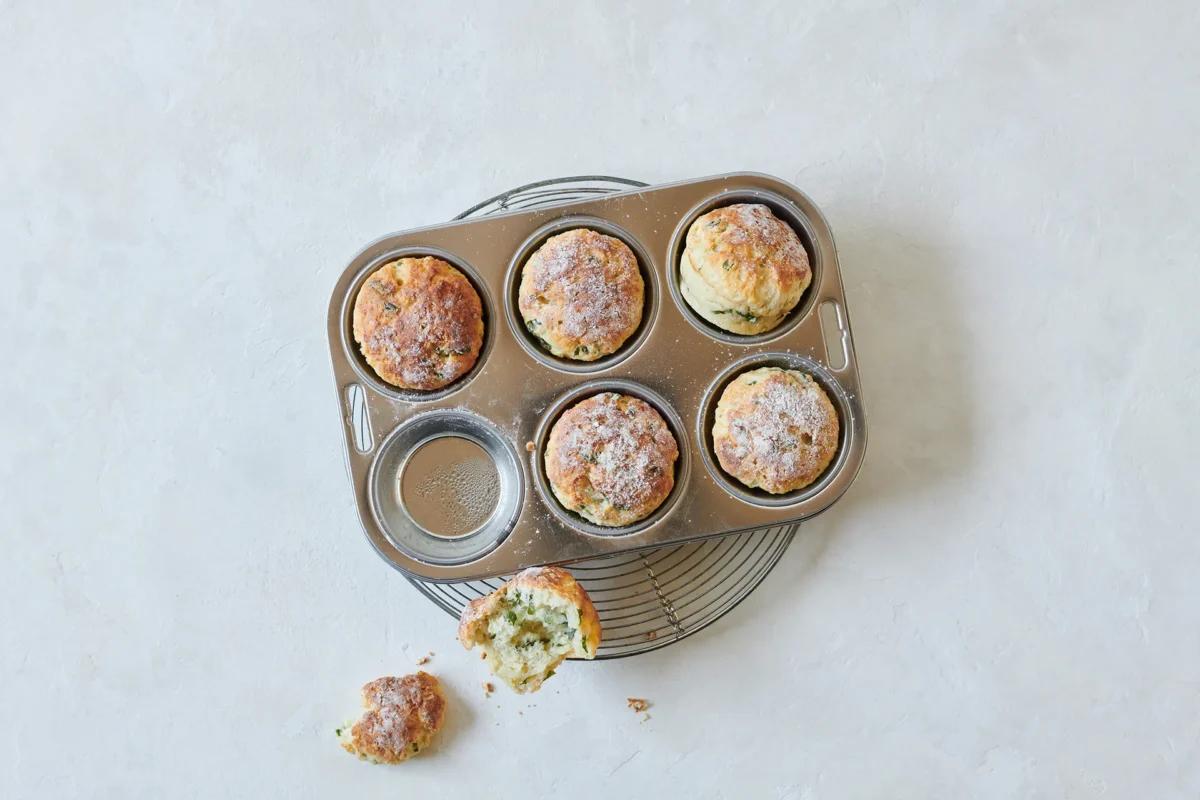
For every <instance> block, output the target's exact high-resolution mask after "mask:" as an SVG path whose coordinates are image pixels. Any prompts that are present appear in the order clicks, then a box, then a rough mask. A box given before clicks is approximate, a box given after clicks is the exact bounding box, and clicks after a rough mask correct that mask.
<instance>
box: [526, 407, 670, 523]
mask: <svg viewBox="0 0 1200 800" xmlns="http://www.w3.org/2000/svg"><path fill="white" fill-rule="evenodd" d="M678 458H679V444H678V443H677V442H676V441H675V436H674V435H673V434H672V433H671V429H670V428H669V427H668V426H667V423H666V422H665V421H664V420H663V418H662V415H660V414H659V413H658V411H656V410H655V409H654V407H653V406H651V405H650V404H649V403H647V402H646V401H644V400H641V399H639V398H637V397H630V396H629V395H623V394H617V393H615V392H602V393H601V394H597V395H594V396H592V397H589V398H587V399H586V400H582V401H580V402H579V403H576V404H575V405H573V406H571V407H570V408H568V409H567V410H566V411H564V412H563V414H562V416H560V417H559V418H558V420H557V421H556V422H555V423H554V427H553V428H552V429H551V431H550V437H549V439H548V440H547V442H546V478H547V479H548V480H549V482H550V488H551V490H552V491H553V492H554V496H555V497H557V498H558V501H559V502H560V503H562V504H563V506H565V507H566V508H567V509H568V510H570V511H574V512H575V513H577V514H579V515H580V516H581V517H583V518H584V519H587V520H589V521H591V522H594V523H596V524H597V525H604V526H609V527H612V526H621V525H632V524H633V523H635V522H637V521H638V520H641V519H644V518H645V517H647V516H649V515H650V514H651V513H653V512H654V510H655V509H656V508H658V507H659V506H660V505H662V502H663V501H664V500H666V499H667V495H669V494H670V493H671V489H672V487H674V485H675V461H676V459H678Z"/></svg>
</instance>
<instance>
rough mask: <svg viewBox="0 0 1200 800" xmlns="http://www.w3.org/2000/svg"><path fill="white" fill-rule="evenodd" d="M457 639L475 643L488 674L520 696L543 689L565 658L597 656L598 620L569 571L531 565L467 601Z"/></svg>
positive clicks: (471, 645) (469, 644)
mask: <svg viewBox="0 0 1200 800" xmlns="http://www.w3.org/2000/svg"><path fill="white" fill-rule="evenodd" d="M458 640H459V641H460V642H462V645H463V647H465V648H467V649H468V650H470V649H471V648H472V647H474V646H476V645H479V647H480V648H482V650H483V653H484V655H485V656H487V663H488V666H489V667H491V670H492V673H493V674H494V675H496V677H498V678H500V679H501V680H503V681H504V682H505V683H507V684H508V685H509V686H511V687H512V688H513V691H515V692H517V693H519V694H524V693H526V692H535V691H537V690H538V689H539V688H541V685H542V682H543V681H545V680H546V679H547V678H549V677H550V676H551V675H553V674H554V670H555V668H556V667H558V665H559V664H561V663H562V662H563V660H564V659H566V658H569V657H581V658H586V659H592V658H595V657H596V648H598V647H599V646H600V616H599V615H598V614H597V613H596V607H595V606H593V605H592V600H591V598H589V597H588V596H587V592H585V591H584V590H583V587H582V586H580V585H579V584H578V583H576V582H575V579H574V578H573V577H571V573H569V572H567V571H566V570H565V569H560V568H558V567H532V568H530V569H527V570H524V571H523V572H521V573H519V574H518V575H517V576H516V577H515V578H513V579H512V580H511V581H509V582H508V583H506V584H504V585H503V586H501V587H500V588H499V589H497V590H496V591H494V592H492V593H491V594H489V595H487V596H486V597H480V598H478V599H476V600H472V601H471V602H470V603H468V604H467V607H466V608H465V609H463V613H462V617H461V619H460V620H459V623H458Z"/></svg>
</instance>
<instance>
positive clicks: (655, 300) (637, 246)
mask: <svg viewBox="0 0 1200 800" xmlns="http://www.w3.org/2000/svg"><path fill="white" fill-rule="evenodd" d="M585 228H586V229H588V230H593V231H595V232H597V233H600V234H603V235H605V236H612V237H613V238H614V239H618V240H620V241H621V242H622V243H623V244H624V245H625V246H626V247H628V248H629V249H630V251H632V253H633V257H634V260H635V261H637V264H638V272H639V273H640V274H641V276H642V319H641V321H640V322H639V323H638V326H637V328H636V329H635V330H634V332H633V333H632V334H630V335H629V338H627V339H626V340H625V341H623V342H622V343H621V346H620V347H618V348H617V349H616V350H614V351H613V352H611V353H609V354H608V355H605V356H601V357H600V358H598V359H596V360H594V361H577V360H574V359H570V358H565V357H563V356H556V355H554V354H553V353H551V352H549V351H548V350H546V348H544V347H542V346H541V345H539V344H537V343H536V342H534V341H532V340H531V337H532V334H531V333H530V332H529V331H528V330H527V329H526V328H525V324H524V317H523V316H522V315H521V309H520V306H519V304H518V293H519V292H520V287H521V275H522V273H523V271H524V269H525V264H526V262H528V261H529V259H530V257H532V256H533V254H534V253H536V252H537V250H538V249H539V248H540V247H541V246H542V245H543V244H545V243H546V241H547V240H549V239H550V237H552V236H556V235H558V234H560V233H567V232H568V231H573V230H579V229H585ZM502 286H503V289H504V292H503V295H504V296H503V306H504V316H505V319H506V320H507V321H508V328H509V330H510V331H511V333H512V335H513V338H514V339H516V340H517V344H518V345H520V347H521V349H522V350H524V351H525V352H526V354H528V355H529V356H531V357H532V358H533V359H534V360H536V361H538V362H540V363H541V364H542V365H543V366H545V367H547V368H549V369H552V370H555V371H557V372H562V373H566V374H569V375H594V374H597V373H600V372H604V371H606V370H609V369H612V368H613V367H616V366H617V365H619V364H620V363H621V362H623V361H625V360H627V359H629V358H630V357H632V356H633V355H634V354H635V353H637V352H638V351H639V350H641V349H642V347H643V345H645V343H646V342H647V341H648V340H649V339H650V335H651V333H652V332H653V330H654V327H655V325H656V324H657V323H658V317H659V313H660V309H661V307H662V290H661V287H660V285H659V276H658V271H657V270H656V269H654V260H653V257H652V256H651V255H650V251H649V250H648V249H647V248H646V247H645V246H644V245H643V244H642V243H641V242H640V241H639V240H638V238H637V237H636V236H634V235H633V234H631V233H630V232H629V231H627V230H626V229H625V228H623V227H622V226H621V225H619V224H617V223H616V222H613V221H611V220H607V219H604V218H603V217H597V216H594V215H590V214H568V215H565V216H561V217H556V218H555V219H552V220H550V221H548V222H546V223H544V224H542V225H539V226H538V227H537V228H535V229H534V230H533V231H532V232H531V233H530V234H529V235H528V236H526V237H525V238H524V239H523V240H522V241H521V244H520V245H519V246H518V247H517V249H516V250H515V251H514V252H513V254H512V256H511V257H510V258H509V261H508V266H507V267H506V268H505V270H504V282H503V284H502Z"/></svg>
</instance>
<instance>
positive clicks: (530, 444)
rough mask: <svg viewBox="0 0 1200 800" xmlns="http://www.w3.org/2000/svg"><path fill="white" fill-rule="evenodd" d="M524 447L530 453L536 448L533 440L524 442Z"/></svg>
mask: <svg viewBox="0 0 1200 800" xmlns="http://www.w3.org/2000/svg"><path fill="white" fill-rule="evenodd" d="M525 449H526V450H527V451H528V452H530V453H532V452H533V451H534V450H537V445H535V444H534V443H533V442H526V443H525Z"/></svg>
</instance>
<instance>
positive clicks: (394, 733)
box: [337, 672, 446, 764]
mask: <svg viewBox="0 0 1200 800" xmlns="http://www.w3.org/2000/svg"><path fill="white" fill-rule="evenodd" d="M362 697H363V707H364V708H365V709H366V711H364V712H363V715H362V717H361V718H360V719H359V720H358V722H355V723H347V724H345V725H343V726H342V727H340V728H338V729H337V736H338V741H339V742H340V743H341V745H342V747H343V748H344V749H345V750H346V752H348V753H353V754H354V755H356V756H358V757H359V758H362V759H365V760H367V761H370V762H371V763H373V764H399V763H400V762H401V761H404V760H406V759H407V758H409V757H410V756H414V755H416V754H417V753H419V752H421V751H422V750H424V749H425V748H426V747H428V746H429V743H430V742H431V741H432V740H433V735H434V734H435V733H437V732H438V730H439V729H440V728H441V727H442V722H443V721H444V720H445V719H446V697H445V695H443V694H442V687H441V684H439V683H438V679H437V678H435V677H434V676H432V675H430V674H429V673H428V672H418V673H416V674H415V675H405V676H404V677H402V678H392V677H386V678H377V679H376V680H373V681H371V682H370V683H368V684H367V685H366V686H364V687H363V688H362Z"/></svg>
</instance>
